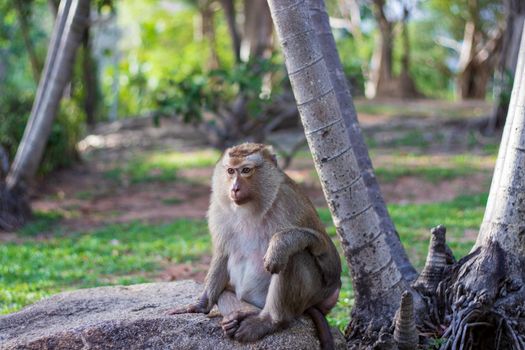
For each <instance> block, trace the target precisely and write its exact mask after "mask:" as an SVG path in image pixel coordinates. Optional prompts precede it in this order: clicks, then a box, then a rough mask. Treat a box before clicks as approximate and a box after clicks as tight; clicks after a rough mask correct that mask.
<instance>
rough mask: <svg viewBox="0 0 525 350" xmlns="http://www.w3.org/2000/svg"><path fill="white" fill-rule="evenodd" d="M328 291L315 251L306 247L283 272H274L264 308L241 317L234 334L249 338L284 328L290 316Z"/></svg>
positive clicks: (322, 297)
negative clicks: (312, 252)
mask: <svg viewBox="0 0 525 350" xmlns="http://www.w3.org/2000/svg"><path fill="white" fill-rule="evenodd" d="M328 295H329V292H328V291H327V288H325V287H323V286H322V276H321V273H320V271H319V268H318V267H317V266H316V264H315V261H314V258H313V257H312V255H310V254H309V253H307V252H306V251H303V252H299V253H297V254H294V255H293V256H291V257H290V259H289V260H288V263H287V265H286V267H285V268H284V269H283V270H282V271H281V272H280V273H278V274H274V275H272V279H271V282H270V287H269V289H268V295H267V297H266V303H265V305H264V308H263V310H262V311H261V312H260V313H258V314H256V315H249V316H246V317H245V318H244V319H239V320H238V322H240V325H239V328H238V329H237V331H236V332H235V334H234V336H233V337H234V339H236V340H238V341H241V342H250V341H255V340H257V339H260V338H262V337H263V336H265V335H267V334H270V333H273V332H275V331H277V330H279V329H282V328H285V327H286V326H287V325H288V323H289V322H290V321H291V320H293V319H294V318H295V317H297V316H299V315H302V314H303V313H304V311H305V310H306V309H307V308H308V307H310V306H313V305H316V304H318V303H320V302H321V301H322V300H324V299H325V298H326V297H327V296H328Z"/></svg>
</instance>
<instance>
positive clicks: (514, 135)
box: [476, 25, 525, 256]
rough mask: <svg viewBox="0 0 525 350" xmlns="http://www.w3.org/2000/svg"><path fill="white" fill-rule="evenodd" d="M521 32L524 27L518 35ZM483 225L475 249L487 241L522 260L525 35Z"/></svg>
mask: <svg viewBox="0 0 525 350" xmlns="http://www.w3.org/2000/svg"><path fill="white" fill-rule="evenodd" d="M524 32H525V25H524V26H523V27H522V33H524ZM520 47H521V48H520V53H519V60H518V64H517V69H516V75H515V79H514V87H513V89H512V96H511V100H510V105H509V113H508V116H507V123H506V125H505V129H504V131H503V136H502V140H501V145H500V150H499V153H498V159H497V161H496V168H495V170H494V176H493V179H492V184H491V188H490V194H489V199H488V203H487V208H486V211H485V215H484V217H483V224H482V228H481V230H480V234H479V236H478V239H477V242H476V246H477V247H479V246H483V245H484V244H486V243H487V242H488V241H489V240H495V241H497V242H499V244H500V245H501V246H502V248H503V249H504V250H506V251H515V252H517V253H518V254H519V255H521V256H525V240H524V237H523V234H524V233H525V69H524V66H525V35H523V34H522V37H521V46H520Z"/></svg>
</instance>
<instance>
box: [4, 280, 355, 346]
mask: <svg viewBox="0 0 525 350" xmlns="http://www.w3.org/2000/svg"><path fill="white" fill-rule="evenodd" d="M201 289H202V287H201V286H200V285H199V284H197V283H195V282H193V281H181V282H173V283H149V284H140V285H134V286H126V287H124V286H116V287H100V288H93V289H83V290H77V291H74V292H66V293H61V294H58V295H55V296H53V297H51V298H48V299H44V300H42V301H40V302H38V303H36V304H34V305H31V306H29V307H26V308H25V309H23V310H22V311H20V312H16V313H13V314H10V315H6V316H2V317H0V349H2V350H3V349H68V350H69V349H83V350H88V349H89V350H94V349H214V350H220V349H319V340H318V338H317V335H316V330H315V328H314V325H313V322H312V321H311V320H310V319H309V318H307V317H302V318H300V319H298V320H297V321H295V322H294V323H293V324H292V325H291V326H290V328H288V329H286V330H285V331H281V332H278V333H275V334H272V335H269V336H267V337H265V338H263V339H262V340H261V341H259V342H256V343H251V344H240V343H238V342H235V341H232V340H229V339H227V338H226V337H224V335H223V333H222V330H221V328H220V326H219V320H220V317H211V318H210V317H208V316H206V315H202V314H184V315H178V316H168V315H166V311H167V310H169V309H170V308H173V307H175V306H179V305H185V304H188V303H190V302H192V301H195V298H196V296H197V295H199V294H200V292H201ZM212 313H213V311H212ZM332 333H333V334H334V339H335V342H336V348H337V349H344V348H346V345H345V341H344V338H343V336H342V334H341V333H340V332H339V331H337V330H332Z"/></svg>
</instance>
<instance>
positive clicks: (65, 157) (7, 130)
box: [0, 93, 84, 174]
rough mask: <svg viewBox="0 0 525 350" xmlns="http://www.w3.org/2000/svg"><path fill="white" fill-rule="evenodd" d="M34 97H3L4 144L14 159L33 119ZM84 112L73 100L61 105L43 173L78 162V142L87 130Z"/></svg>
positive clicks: (0, 134) (0, 135) (0, 136)
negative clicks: (29, 121)
mask: <svg viewBox="0 0 525 350" xmlns="http://www.w3.org/2000/svg"><path fill="white" fill-rule="evenodd" d="M32 103H33V95H32V94H31V93H19V94H16V93H13V94H10V93H7V94H5V95H2V96H0V144H1V145H2V146H3V147H5V149H6V150H7V151H8V153H9V155H10V159H11V160H12V159H14V155H15V153H16V150H17V148H18V145H19V142H20V140H21V139H22V135H23V133H24V129H25V126H26V123H27V120H28V118H29V113H30V111H31V106H32ZM83 121H84V115H83V112H82V111H80V110H79V108H78V107H77V105H76V104H75V103H74V102H73V101H71V100H64V101H62V103H61V106H60V111H59V114H58V116H57V118H56V120H55V122H54V124H53V126H52V128H51V133H50V135H49V139H48V143H47V146H46V150H45V152H44V157H43V159H42V162H41V164H40V170H39V171H40V173H42V174H45V173H49V172H50V171H51V170H53V169H56V168H59V167H63V166H67V165H70V164H71V162H72V161H74V160H75V159H76V154H77V153H76V143H77V142H78V140H79V139H80V136H81V134H82V131H83Z"/></svg>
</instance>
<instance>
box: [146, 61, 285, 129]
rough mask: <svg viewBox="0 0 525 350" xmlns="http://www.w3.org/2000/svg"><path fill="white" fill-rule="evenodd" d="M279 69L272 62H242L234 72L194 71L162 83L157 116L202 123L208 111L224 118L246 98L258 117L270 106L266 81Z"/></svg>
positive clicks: (228, 70) (249, 110)
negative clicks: (230, 109) (222, 115)
mask: <svg viewBox="0 0 525 350" xmlns="http://www.w3.org/2000/svg"><path fill="white" fill-rule="evenodd" d="M277 69H278V65H277V64H275V63H274V61H273V60H272V59H261V60H258V61H256V62H246V63H239V64H236V65H235V66H234V67H233V68H231V69H224V68H220V69H215V70H211V71H209V72H207V73H201V74H197V73H195V72H192V73H190V74H189V75H188V76H187V77H184V78H182V80H180V81H175V80H172V79H168V80H165V81H162V82H161V84H160V86H159V89H158V91H157V94H156V102H157V114H158V115H165V116H172V115H176V116H179V117H182V118H183V120H184V121H185V122H200V121H201V120H202V113H203V112H204V111H213V112H214V113H216V114H219V115H220V114H222V113H224V111H225V110H228V109H229V108H230V107H229V104H231V103H233V102H234V100H235V98H236V97H238V96H240V95H242V96H244V97H245V98H246V99H247V101H248V104H247V106H246V107H247V109H248V114H249V115H250V116H253V117H255V118H257V117H258V116H260V114H261V112H262V111H263V110H264V107H265V106H267V105H268V104H269V103H270V99H269V98H270V96H268V95H265V94H263V93H262V88H263V79H264V77H265V75H266V74H267V73H270V72H275V71H277ZM272 93H275V90H274V91H273V92H272ZM226 113H227V112H226Z"/></svg>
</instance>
